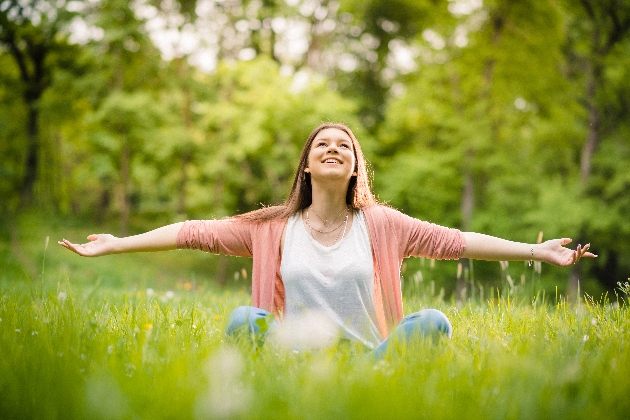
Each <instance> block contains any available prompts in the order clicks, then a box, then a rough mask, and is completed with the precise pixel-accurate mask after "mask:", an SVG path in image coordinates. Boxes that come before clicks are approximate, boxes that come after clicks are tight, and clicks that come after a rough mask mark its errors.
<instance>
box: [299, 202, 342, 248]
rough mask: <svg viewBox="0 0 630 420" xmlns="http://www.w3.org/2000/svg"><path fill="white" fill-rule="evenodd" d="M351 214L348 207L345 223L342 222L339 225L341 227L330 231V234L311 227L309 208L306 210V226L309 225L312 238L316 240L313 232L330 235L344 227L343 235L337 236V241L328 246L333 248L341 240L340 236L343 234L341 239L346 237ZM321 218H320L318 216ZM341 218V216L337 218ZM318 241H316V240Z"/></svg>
mask: <svg viewBox="0 0 630 420" xmlns="http://www.w3.org/2000/svg"><path fill="white" fill-rule="evenodd" d="M349 213H350V209H349V208H348V207H346V217H345V219H344V221H343V222H341V223H340V224H339V226H337V227H336V228H334V229H333V230H329V231H328V232H322V231H321V230H317V229H313V226H311V220H310V218H309V217H308V208H307V209H306V224H307V225H308V228H309V230H310V234H311V238H313V239H315V237H314V236H313V230H314V231H315V232H319V233H323V234H328V233H332V232H334V231H336V230H338V229H339V228H340V227H341V226H343V234H341V231H340V232H339V233H337V236H336V237H335V241H334V242H333V243H332V244H330V245H328V246H333V245H334V244H336V243H337V241H338V240H339V235H340V234H341V239H343V238H344V237H345V236H346V228H347V227H348V215H349ZM317 217H319V216H317ZM337 217H339V216H337ZM315 240H316V239H315Z"/></svg>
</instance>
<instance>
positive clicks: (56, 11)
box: [0, 0, 75, 205]
mask: <svg viewBox="0 0 630 420" xmlns="http://www.w3.org/2000/svg"><path fill="white" fill-rule="evenodd" d="M74 15H75V14H74V13H73V12H71V11H69V10H67V8H65V7H63V6H62V7H57V6H56V4H55V3H53V2H50V1H46V0H30V1H17V0H3V1H2V2H0V46H2V47H3V48H4V49H5V51H7V52H8V55H9V56H10V57H11V58H12V59H13V62H14V65H15V66H16V67H17V69H18V72H19V82H20V84H19V89H20V92H21V98H22V100H23V102H24V105H25V107H26V118H25V119H24V122H25V136H24V137H23V139H24V140H25V142H26V145H25V152H24V171H23V173H22V179H21V181H20V182H19V186H18V189H19V196H20V200H19V202H20V204H21V205H25V204H29V203H30V202H31V201H32V199H33V194H34V188H35V183H36V181H37V178H38V172H39V169H40V148H41V141H42V139H41V133H40V125H39V124H40V121H39V117H40V110H39V101H40V100H41V98H42V95H43V94H44V92H45V91H46V89H48V88H49V87H50V85H51V83H52V76H53V72H54V69H55V68H57V67H63V66H64V65H68V64H69V62H70V61H71V59H70V58H69V57H71V54H68V52H69V51H68V50H69V49H70V48H71V47H70V46H69V45H68V43H67V35H68V31H67V26H68V24H69V22H70V20H71V19H72V17H73V16H74ZM20 138H21V137H20V136H15V137H12V138H11V140H12V141H16V140H18V139H20Z"/></svg>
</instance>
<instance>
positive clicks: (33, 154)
mask: <svg viewBox="0 0 630 420" xmlns="http://www.w3.org/2000/svg"><path fill="white" fill-rule="evenodd" d="M27 107H28V118H27V121H26V124H27V127H26V141H27V145H26V161H25V164H24V178H23V180H22V187H21V191H20V207H24V206H28V205H29V204H31V203H32V202H33V195H34V190H35V181H37V170H38V168H39V110H38V109H37V104H36V101H28V102H27Z"/></svg>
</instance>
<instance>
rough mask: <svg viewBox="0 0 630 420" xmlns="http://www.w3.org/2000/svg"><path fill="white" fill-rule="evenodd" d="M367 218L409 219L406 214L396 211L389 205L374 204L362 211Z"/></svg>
mask: <svg viewBox="0 0 630 420" xmlns="http://www.w3.org/2000/svg"><path fill="white" fill-rule="evenodd" d="M361 210H362V211H363V213H364V214H365V215H366V216H367V217H372V218H382V217H387V218H389V217H395V218H396V217H401V216H402V217H408V216H407V215H405V214H404V213H402V212H400V211H398V210H396V209H395V208H393V207H391V206H388V205H387V204H374V205H371V206H366V207H363V208H362V209H361Z"/></svg>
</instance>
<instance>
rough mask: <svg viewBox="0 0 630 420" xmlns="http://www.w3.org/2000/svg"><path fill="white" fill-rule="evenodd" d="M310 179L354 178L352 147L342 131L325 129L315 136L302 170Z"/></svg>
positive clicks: (348, 137)
mask: <svg viewBox="0 0 630 420" xmlns="http://www.w3.org/2000/svg"><path fill="white" fill-rule="evenodd" d="M304 171H305V172H308V173H310V174H311V179H319V178H321V179H344V180H350V177H351V176H353V175H355V176H356V167H355V156H354V146H353V144H352V139H351V138H350V136H349V135H348V134H347V133H346V132H345V131H343V130H340V129H338V128H325V129H323V130H321V131H320V132H319V133H317V135H316V136H315V139H314V140H313V143H311V150H310V152H309V154H308V166H307V168H306V169H305V170H304Z"/></svg>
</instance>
